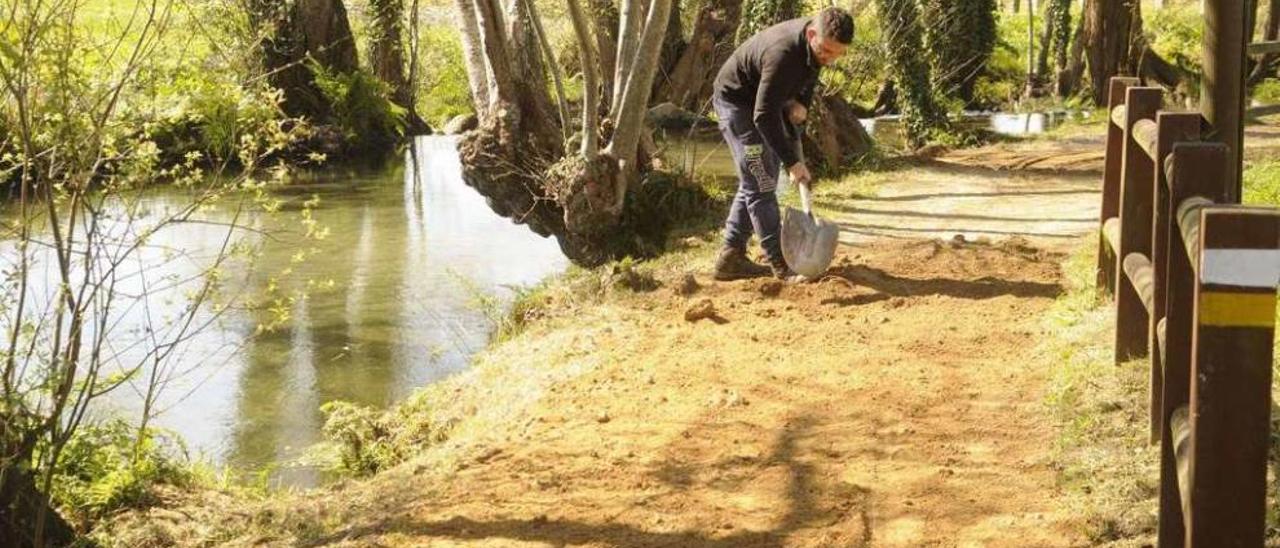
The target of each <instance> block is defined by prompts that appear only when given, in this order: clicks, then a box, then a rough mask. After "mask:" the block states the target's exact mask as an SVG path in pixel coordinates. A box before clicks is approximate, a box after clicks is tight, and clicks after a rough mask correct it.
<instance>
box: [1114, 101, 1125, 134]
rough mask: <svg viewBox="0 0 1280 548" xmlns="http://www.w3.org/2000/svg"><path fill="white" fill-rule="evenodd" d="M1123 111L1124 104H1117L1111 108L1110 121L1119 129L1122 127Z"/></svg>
mask: <svg viewBox="0 0 1280 548" xmlns="http://www.w3.org/2000/svg"><path fill="white" fill-rule="evenodd" d="M1124 111H1125V106H1124V105H1117V106H1116V107H1115V108H1113V109H1111V123H1113V124H1115V125H1116V127H1118V128H1120V129H1124V116H1125V113H1124Z"/></svg>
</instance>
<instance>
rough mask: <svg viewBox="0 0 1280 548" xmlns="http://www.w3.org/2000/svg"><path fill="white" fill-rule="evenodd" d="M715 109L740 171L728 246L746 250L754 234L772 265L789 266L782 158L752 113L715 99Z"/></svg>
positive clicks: (728, 225)
mask: <svg viewBox="0 0 1280 548" xmlns="http://www.w3.org/2000/svg"><path fill="white" fill-rule="evenodd" d="M712 105H713V106H714V107H715V109H716V114H717V115H718V116H719V118H720V133H722V134H724V140H725V141H726V142H728V143H729V150H730V151H732V152H733V160H734V164H735V165H736V166H737V169H738V193H737V195H735V196H734V198H733V205H732V206H731V207H730V208H729V219H728V220H727V221H726V222H725V230H724V232H725V234H724V243H725V245H726V246H728V247H732V248H734V249H742V250H745V249H746V248H747V242H748V241H749V240H750V239H751V232H752V231H753V230H754V231H755V233H756V236H759V238H760V246H761V247H763V248H764V252H765V255H766V256H768V258H769V262H770V263H771V264H774V265H782V264H785V260H784V259H783V258H782V240H780V239H779V233H780V232H781V223H780V220H779V214H778V197H777V194H776V193H775V191H776V190H777V188H778V169H779V166H780V162H779V160H778V155H777V154H775V153H774V152H773V151H772V150H770V149H769V147H768V146H765V144H764V140H763V139H762V138H761V137H760V132H759V131H758V130H756V125H755V122H754V121H752V113H751V111H750V110H748V109H743V108H741V107H737V106H735V105H733V104H731V103H729V102H727V101H725V100H724V99H721V98H720V97H713V98H712Z"/></svg>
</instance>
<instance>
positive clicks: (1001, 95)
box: [974, 14, 1030, 105]
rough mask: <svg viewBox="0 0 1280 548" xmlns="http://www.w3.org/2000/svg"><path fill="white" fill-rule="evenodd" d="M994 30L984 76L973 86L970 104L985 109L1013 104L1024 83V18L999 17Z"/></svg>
mask: <svg viewBox="0 0 1280 548" xmlns="http://www.w3.org/2000/svg"><path fill="white" fill-rule="evenodd" d="M997 28H998V29H999V30H998V32H997V39H996V43H995V47H994V49H993V50H992V52H991V58H990V59H989V60H988V61H987V70H986V73H985V74H983V75H982V76H979V77H978V81H977V82H976V84H975V85H974V101H975V102H977V103H980V104H985V105H1005V104H1008V103H1010V102H1013V101H1016V100H1017V99H1018V98H1019V97H1020V96H1021V95H1022V90H1023V87H1024V86H1025V85H1026V80H1027V48H1029V47H1030V44H1029V43H1028V42H1027V18H1026V17H1017V16H1004V14H1001V16H1000V17H999V18H998V19H997Z"/></svg>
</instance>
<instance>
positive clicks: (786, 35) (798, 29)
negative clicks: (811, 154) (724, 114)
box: [715, 17, 822, 168]
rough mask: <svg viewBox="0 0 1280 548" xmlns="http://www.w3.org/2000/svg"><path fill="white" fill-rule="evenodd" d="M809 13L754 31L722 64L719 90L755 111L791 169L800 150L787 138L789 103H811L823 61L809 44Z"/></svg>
mask: <svg viewBox="0 0 1280 548" xmlns="http://www.w3.org/2000/svg"><path fill="white" fill-rule="evenodd" d="M812 23H813V20H812V19H811V18H808V17H803V18H800V19H792V20H790V21H784V22H782V23H778V24H777V25H774V26H772V27H769V28H767V29H765V30H763V31H760V32H759V33H758V34H756V35H755V36H752V37H751V38H750V39H748V40H747V41H746V42H743V44H742V45H741V46H738V49H737V51H734V52H733V56H731V57H729V60H728V61H726V62H725V64H724V66H723V67H720V72H719V74H717V75H716V81H715V94H716V96H717V97H719V98H720V99H722V100H724V101H726V102H728V103H730V104H732V105H734V106H737V107H739V108H742V109H744V110H747V111H750V112H751V113H752V119H753V121H754V122H755V125H756V129H757V130H759V132H760V136H761V137H762V138H763V139H764V143H765V144H766V145H768V146H769V148H770V149H772V150H773V152H774V153H775V154H777V155H778V159H779V160H781V161H782V165H783V166H786V167H788V168H790V167H791V166H792V165H793V164H795V163H796V162H798V161H799V153H798V151H797V150H796V148H795V146H794V145H793V144H792V141H791V139H789V138H788V137H787V130H786V125H785V121H784V120H785V119H784V117H783V116H784V112H783V105H785V104H786V102H787V101H789V100H792V99H795V100H798V101H800V103H801V104H803V105H804V106H805V107H806V108H807V107H809V105H810V103H812V101H813V87H814V85H815V84H816V83H817V81H818V71H819V69H821V68H822V67H821V65H819V64H818V60H817V59H816V58H814V56H813V52H812V51H811V50H810V49H809V41H808V40H807V39H806V38H805V29H807V28H808V27H809V25H811V24H812Z"/></svg>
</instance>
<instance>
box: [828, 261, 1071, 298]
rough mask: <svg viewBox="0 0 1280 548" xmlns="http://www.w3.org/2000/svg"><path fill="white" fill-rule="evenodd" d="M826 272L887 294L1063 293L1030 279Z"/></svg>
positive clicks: (863, 269)
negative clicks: (911, 276) (920, 277)
mask: <svg viewBox="0 0 1280 548" xmlns="http://www.w3.org/2000/svg"><path fill="white" fill-rule="evenodd" d="M827 275H829V276H838V277H840V278H844V279H845V280H847V281H849V282H851V283H854V284H857V285H861V286H865V287H869V288H871V289H874V290H876V291H877V292H879V293H881V294H883V295H885V296H886V298H888V297H916V296H922V295H943V296H947V297H956V298H961V299H975V300H980V299H992V298H995V297H1000V296H1003V295H1012V296H1015V297H1046V298H1053V297H1057V296H1059V295H1061V294H1062V291H1063V289H1062V285H1060V284H1057V283H1046V282H1036V281H1030V280H1006V279H1002V278H996V277H993V276H983V277H981V278H977V279H974V280H957V279H952V278H923V279H916V278H903V277H899V276H894V275H892V274H890V273H888V272H886V271H884V270H881V269H878V268H874V267H870V266H866V265H846V266H837V267H833V268H832V269H831V270H830V271H829V272H828V273H827Z"/></svg>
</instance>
